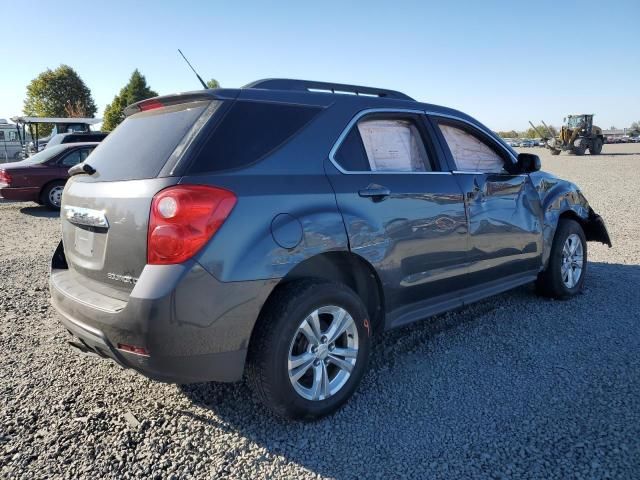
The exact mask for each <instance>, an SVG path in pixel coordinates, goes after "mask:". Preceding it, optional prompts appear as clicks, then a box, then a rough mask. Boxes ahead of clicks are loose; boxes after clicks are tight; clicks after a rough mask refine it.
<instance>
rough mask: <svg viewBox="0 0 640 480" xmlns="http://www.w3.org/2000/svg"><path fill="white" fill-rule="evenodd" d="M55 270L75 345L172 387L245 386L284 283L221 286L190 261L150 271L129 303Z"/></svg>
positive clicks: (58, 301) (59, 304) (58, 302)
mask: <svg viewBox="0 0 640 480" xmlns="http://www.w3.org/2000/svg"><path fill="white" fill-rule="evenodd" d="M55 258H56V256H54V264H55V263H56V260H55ZM55 267H56V265H53V268H52V271H51V278H50V290H51V302H52V304H53V306H54V308H55V309H56V310H57V311H58V313H59V314H60V317H61V321H62V324H63V325H64V327H65V328H66V329H67V330H68V331H69V332H70V333H71V335H73V337H75V340H74V341H72V342H71V344H72V345H73V346H75V347H76V348H78V349H80V350H82V351H84V352H86V353H94V354H97V355H99V356H101V357H105V358H110V359H112V360H114V361H115V362H117V363H118V364H120V365H121V366H123V367H125V368H132V369H134V370H137V371H138V372H140V373H142V374H143V375H145V376H147V377H149V378H151V379H154V380H159V381H163V382H170V383H193V382H205V381H220V382H231V381H237V380H240V379H241V378H242V373H243V371H244V364H245V359H246V354H247V349H248V346H249V340H250V338H251V332H252V330H253V326H254V324H255V321H256V320H257V318H258V315H259V313H260V309H261V308H262V305H263V304H264V302H265V300H266V298H267V296H268V295H269V293H270V292H271V290H272V289H273V287H274V285H275V283H276V281H272V280H268V281H252V282H230V283H224V282H219V281H217V280H216V279H215V278H214V277H213V276H211V275H210V274H209V273H208V272H206V271H205V270H204V269H203V268H202V267H201V266H200V265H199V264H198V263H196V262H189V263H188V264H183V265H167V266H152V267H150V266H147V267H145V270H144V271H143V273H142V274H141V276H140V278H139V280H138V283H137V284H136V286H135V287H134V289H133V291H132V292H131V294H130V295H129V296H128V298H126V296H123V295H122V292H120V294H119V296H120V298H115V296H112V295H105V292H104V291H101V292H99V291H96V289H95V288H92V286H91V285H89V286H87V285H86V284H87V282H88V280H87V279H86V278H84V277H82V276H80V275H78V274H77V273H75V272H74V271H73V270H72V269H60V268H55ZM122 298H126V300H123V299H122ZM120 344H125V345H134V346H138V347H142V348H144V349H145V350H147V351H148V352H149V355H148V356H146V355H139V354H135V353H130V352H127V351H123V350H120V349H119V348H118V346H119V345H120Z"/></svg>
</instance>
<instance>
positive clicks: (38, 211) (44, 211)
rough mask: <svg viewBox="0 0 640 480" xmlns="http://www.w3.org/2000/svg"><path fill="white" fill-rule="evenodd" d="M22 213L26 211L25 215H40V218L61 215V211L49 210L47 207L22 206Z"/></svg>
mask: <svg viewBox="0 0 640 480" xmlns="http://www.w3.org/2000/svg"><path fill="white" fill-rule="evenodd" d="M20 213H24V214H25V215H29V216H31V217H40V218H56V217H59V216H60V212H58V211H53V210H49V209H48V208H46V207H41V206H38V207H22V208H21V209H20Z"/></svg>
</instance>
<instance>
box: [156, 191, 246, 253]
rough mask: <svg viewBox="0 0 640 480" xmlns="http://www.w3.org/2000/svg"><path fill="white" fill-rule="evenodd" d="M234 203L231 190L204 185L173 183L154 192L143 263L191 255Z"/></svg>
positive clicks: (224, 217) (205, 240)
mask: <svg viewBox="0 0 640 480" xmlns="http://www.w3.org/2000/svg"><path fill="white" fill-rule="evenodd" d="M235 204H236V196H235V195H234V194H233V192H230V191H228V190H224V189H222V188H217V187H208V186H204V185H177V186H175V187H169V188H167V189H165V190H162V191H161V192H159V193H158V194H156V196H155V197H153V201H152V203H151V216H150V218H149V233H148V235H147V263H149V264H150V265H167V264H173V263H181V262H184V261H185V260H188V259H189V258H191V257H193V256H194V255H195V254H196V253H197V252H198V251H199V250H200V249H201V248H202V247H203V246H204V244H205V243H207V242H208V241H209V239H211V237H213V236H214V235H215V233H216V232H217V231H218V229H219V228H220V227H221V226H222V224H223V223H224V221H225V220H226V219H227V217H228V216H229V214H230V213H231V210H233V207H234V206H235Z"/></svg>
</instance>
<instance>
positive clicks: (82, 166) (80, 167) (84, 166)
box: [69, 163, 96, 177]
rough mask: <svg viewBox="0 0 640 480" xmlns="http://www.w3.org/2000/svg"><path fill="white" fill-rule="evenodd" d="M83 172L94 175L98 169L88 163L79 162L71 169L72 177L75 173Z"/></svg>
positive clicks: (70, 174)
mask: <svg viewBox="0 0 640 480" xmlns="http://www.w3.org/2000/svg"><path fill="white" fill-rule="evenodd" d="M81 173H86V174H87V175H93V174H94V173H96V169H95V168H93V167H92V166H91V165H89V164H88V163H79V164H77V165H74V166H73V167H71V168H70V169H69V176H71V177H73V176H74V175H79V174H81Z"/></svg>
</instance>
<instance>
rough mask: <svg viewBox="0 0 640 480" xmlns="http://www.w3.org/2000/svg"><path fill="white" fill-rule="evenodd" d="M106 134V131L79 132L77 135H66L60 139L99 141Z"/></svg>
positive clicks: (68, 140)
mask: <svg viewBox="0 0 640 480" xmlns="http://www.w3.org/2000/svg"><path fill="white" fill-rule="evenodd" d="M106 136H107V134H106V133H81V134H79V135H67V136H66V137H65V138H63V139H62V143H78V142H101V141H102V140H103V139H104V138H105V137H106Z"/></svg>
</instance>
